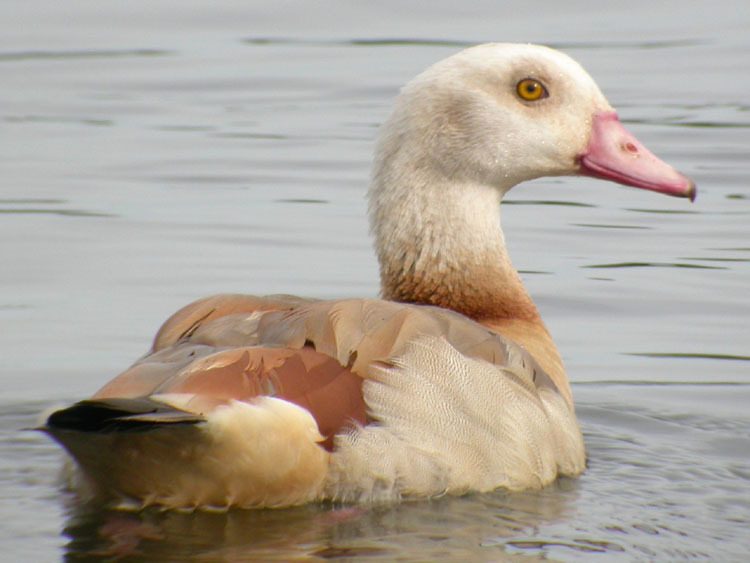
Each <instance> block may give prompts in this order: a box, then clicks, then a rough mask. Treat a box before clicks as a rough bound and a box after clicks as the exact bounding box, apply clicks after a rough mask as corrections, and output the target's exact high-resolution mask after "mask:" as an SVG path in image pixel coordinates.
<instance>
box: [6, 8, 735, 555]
mask: <svg viewBox="0 0 750 563" xmlns="http://www.w3.org/2000/svg"><path fill="white" fill-rule="evenodd" d="M428 6H429V7H428ZM597 6H598V4H596V3H592V2H583V1H580V2H566V3H565V7H564V8H563V7H562V4H558V3H554V2H545V3H542V5H540V3H528V2H505V3H497V2H489V1H487V2H461V3H453V2H448V1H442V2H434V3H430V4H423V3H420V4H417V3H414V4H410V5H407V6H404V5H402V3H400V2H378V3H336V2H315V3H306V2H286V3H283V4H280V3H278V2H254V3H252V5H249V3H234V2H231V1H229V0H223V1H219V2H212V3H210V4H206V3H202V2H184V1H181V2H161V3H153V2H144V1H131V2H128V3H117V4H115V3H112V4H110V5H107V4H102V3H101V2H99V1H94V0H92V1H88V2H84V1H78V2H75V3H64V4H63V3H56V2H50V1H42V0H40V1H38V2H35V3H28V2H25V1H24V2H21V1H17V0H16V1H13V0H5V2H3V3H2V5H1V6H0V32H1V33H0V37H2V40H1V41H2V43H0V70H1V71H2V74H1V76H2V78H1V79H0V81H1V82H0V84H1V86H2V87H0V128H1V130H2V133H1V135H2V136H1V137H0V146H1V147H2V151H0V168H1V169H2V183H1V184H0V259H1V260H2V267H1V268H2V269H1V270H0V323H2V325H1V326H2V327H3V328H2V341H1V343H0V360H1V362H0V365H1V366H2V367H1V368H0V377H1V378H2V383H3V395H2V398H1V399H0V465H1V466H2V472H0V480H1V481H2V487H1V488H0V517H1V519H2V521H3V525H2V528H1V529H0V542H2V543H1V544H0V545H2V550H0V560H2V561H50V560H60V559H65V558H69V559H71V560H79V559H85V558H87V557H88V558H90V559H101V558H107V557H109V558H118V557H120V558H125V557H126V556H128V554H130V555H131V556H132V558H133V559H138V560H142V561H146V560H154V561H165V560H169V559H172V560H177V561H183V560H187V559H195V560H211V561H214V560H237V561H242V560H252V559H259V560H271V559H274V558H275V559H278V560H284V561H286V560H291V559H318V560H320V559H331V558H336V559H342V560H351V559H358V558H364V557H367V558H368V560H395V559H399V558H400V559H402V560H430V559H436V558H438V557H439V558H441V559H443V560H461V561H467V560H470V561H482V560H490V561H498V560H504V559H506V558H507V559H508V560H527V559H536V558H543V557H549V558H553V559H561V560H578V559H581V558H591V559H595V558H596V559H601V558H602V557H604V558H605V559H606V560H607V561H609V560H618V559H619V560H623V561H630V560H661V561H663V560H684V559H689V558H697V559H711V560H720V561H731V560H735V561H740V560H744V559H745V557H746V553H747V551H748V549H750V537H749V535H748V532H747V529H748V525H750V414H748V410H747V404H748V402H749V401H750V373H749V370H748V368H749V366H750V363H749V362H750V358H749V356H748V355H749V354H750V346H748V344H749V343H750V327H749V326H748V323H749V321H748V319H750V305H749V304H748V299H747V290H748V287H749V286H750V265H749V263H750V243H749V242H748V240H749V239H748V216H749V215H750V190H749V189H748V183H749V180H750V173H749V172H748V162H749V161H750V113H749V110H750V106H749V105H748V102H747V92H748V90H749V89H750V57H748V53H749V52H750V5H748V4H747V2H744V1H742V0H736V1H727V2H723V3H721V4H715V3H713V2H685V1H682V2H671V1H670V2H659V3H654V2H646V1H642V0H634V1H632V2H629V3H627V5H623V6H622V7H621V8H614V7H613V8H608V9H607V10H606V11H603V10H600V9H598V8H597ZM486 40H508V41H534V42H544V43H548V44H552V45H555V46H559V47H561V48H563V49H565V50H566V51H567V52H569V53H570V54H571V55H573V56H574V57H575V58H577V59H578V60H579V61H581V62H582V63H583V64H584V66H586V67H587V69H588V70H589V71H590V72H591V73H592V74H593V75H594V77H595V78H596V79H597V81H598V82H599V84H600V85H601V86H602V88H603V90H604V91H605V93H606V94H607V95H608V97H609V98H610V100H611V101H612V103H613V104H614V105H615V106H616V107H618V108H619V110H620V114H621V116H622V118H623V119H624V120H625V121H626V122H627V123H628V126H629V127H630V128H631V129H632V130H633V131H634V132H635V133H636V134H637V135H638V136H639V137H640V138H641V139H642V140H643V141H644V142H645V143H646V144H647V145H648V146H650V148H652V149H653V150H654V151H655V152H656V153H657V154H660V155H661V156H663V157H664V158H665V159H666V160H668V161H669V162H671V163H672V164H674V165H675V166H677V167H678V168H679V169H681V170H683V171H684V172H686V173H688V174H689V175H691V176H693V177H694V179H695V180H696V181H697V183H698V185H699V189H700V191H699V197H698V200H697V202H696V203H695V204H694V205H690V204H688V203H687V202H685V201H683V200H673V199H669V198H664V197H659V196H657V195H655V194H649V193H645V192H642V191H636V190H632V189H623V188H619V187H616V186H614V185H607V184H604V183H600V182H594V181H589V180H581V179H574V178H570V179H557V180H544V181H538V182H535V183H534V184H533V185H526V186H522V187H519V188H517V189H516V190H515V191H514V192H513V193H512V195H511V198H510V201H509V202H508V203H511V205H507V206H506V207H505V208H504V224H505V229H506V235H507V237H508V240H509V244H510V246H511V251H512V255H513V257H514V261H515V263H516V265H517V266H518V267H519V268H520V269H521V270H522V271H523V273H524V278H525V280H526V282H527V284H528V286H529V288H530V290H531V292H532V294H533V295H534V297H535V299H536V301H537V303H538V304H539V306H540V308H541V310H542V312H543V315H544V318H545V320H546V322H547V323H548V325H549V327H550V329H551V331H552V333H553V334H554V335H555V337H556V340H557V343H558V345H559V347H560V349H561V351H562V353H563V355H564V357H565V361H566V363H567V367H568V371H569V373H570V375H571V378H572V381H573V391H574V393H575V396H576V400H577V408H578V413H579V416H580V420H581V424H582V426H583V430H584V434H585V436H586V442H587V445H588V451H589V457H590V460H589V469H588V471H587V473H586V474H585V475H584V476H583V477H581V478H580V479H577V480H564V481H561V482H559V483H557V484H556V485H555V486H552V487H549V488H547V489H545V490H543V491H540V492H531V493H525V494H516V495H508V494H505V493H503V492H497V493H494V494H489V495H474V496H468V497H462V498H443V499H436V500H433V501H425V502H413V503H407V504H403V505H400V506H395V507H386V508H377V509H369V508H341V507H330V506H322V507H320V506H312V507H302V508H299V509H293V510H283V511H244V512H243V511H235V512H232V513H230V514H228V515H226V514H192V515H191V514H179V513H159V512H156V511H146V512H144V513H141V514H128V513H117V512H107V511H102V510H101V509H96V508H91V507H85V506H79V505H78V504H77V503H76V500H75V499H74V498H72V497H71V496H70V495H68V494H67V493H65V492H64V491H62V490H60V488H59V487H58V484H57V475H58V471H59V467H60V461H61V455H60V452H59V450H58V448H57V447H55V446H54V445H53V444H51V443H50V442H49V440H47V439H45V437H43V436H41V435H39V434H37V433H33V432H28V431H22V430H20V429H22V428H27V427H31V426H34V424H36V421H37V420H38V416H39V413H40V412H41V411H43V410H45V409H48V408H50V407H52V406H55V405H62V404H65V403H67V402H70V401H72V400H75V399H77V398H80V397H84V396H86V395H87V394H90V393H91V392H92V391H93V390H95V389H96V388H97V387H98V386H100V385H101V384H102V383H103V382H104V381H106V380H107V379H108V378H109V377H111V376H112V375H113V374H115V373H116V372H117V371H118V370H120V369H122V368H123V367H124V366H126V365H128V364H129V363H130V362H131V361H132V360H133V359H135V358H136V357H137V356H138V355H140V354H141V353H142V352H143V351H144V350H145V349H146V348H147V346H148V340H149V338H150V337H151V335H153V333H154V332H155V330H156V328H157V327H158V325H159V324H160V323H161V322H162V321H163V320H164V319H165V318H166V317H167V316H168V315H169V314H170V313H171V312H173V311H174V310H176V309H177V308H178V307H180V306H181V305H184V304H185V303H187V302H189V301H191V300H192V299H195V298H197V297H200V296H204V295H208V294H211V293H215V292H246V293H261V294H263V293H276V292H286V293H298V294H304V295H309V296H317V297H336V296H369V295H374V294H375V293H376V292H377V267H376V263H375V259H374V257H373V254H372V251H371V247H370V242H369V239H368V235H367V226H366V222H365V203H364V199H363V195H364V191H365V188H366V178H367V174H368V167H369V160H370V152H371V149H372V140H373V137H374V134H375V131H376V127H377V125H378V124H379V123H380V122H381V121H382V120H383V118H384V116H385V115H386V113H387V111H388V108H389V107H390V103H391V100H392V98H393V96H394V94H395V92H396V91H397V89H398V87H399V86H400V85H401V84H403V83H404V82H405V81H407V80H408V79H409V78H411V77H412V76H413V75H414V74H416V73H417V72H419V71H420V70H421V69H423V68H424V67H425V66H426V65H428V64H430V63H431V62H434V61H436V60H438V59H440V58H442V57H444V56H447V55H449V54H451V53H453V52H455V51H456V50H457V49H459V48H461V47H462V46H464V45H468V44H473V43H476V42H482V41H486Z"/></svg>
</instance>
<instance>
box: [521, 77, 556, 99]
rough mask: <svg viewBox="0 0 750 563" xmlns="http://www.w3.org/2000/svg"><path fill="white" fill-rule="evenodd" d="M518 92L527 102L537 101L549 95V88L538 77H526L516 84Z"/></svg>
mask: <svg viewBox="0 0 750 563" xmlns="http://www.w3.org/2000/svg"><path fill="white" fill-rule="evenodd" d="M516 94H518V97H519V98H521V99H522V100H525V101H527V102H536V101H538V100H541V99H543V98H548V97H549V92H547V88H546V87H545V86H544V84H542V83H541V82H540V81H539V80H537V79H536V78H524V79H523V80H521V81H519V82H518V84H516Z"/></svg>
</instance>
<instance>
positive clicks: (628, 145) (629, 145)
mask: <svg viewBox="0 0 750 563" xmlns="http://www.w3.org/2000/svg"><path fill="white" fill-rule="evenodd" d="M622 148H623V149H624V150H625V151H627V152H629V153H630V154H638V147H637V146H635V143H631V142H630V141H628V142H626V143H623V145H622Z"/></svg>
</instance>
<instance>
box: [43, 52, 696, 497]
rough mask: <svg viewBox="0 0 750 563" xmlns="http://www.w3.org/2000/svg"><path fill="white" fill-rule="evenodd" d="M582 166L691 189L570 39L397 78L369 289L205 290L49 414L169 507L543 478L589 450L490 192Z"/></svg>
mask: <svg viewBox="0 0 750 563" xmlns="http://www.w3.org/2000/svg"><path fill="white" fill-rule="evenodd" d="M572 174H588V175H592V176H596V177H602V178H607V179H614V180H616V181H619V182H621V183H627V184H630V185H634V186H637V187H642V188H646V189H651V190H655V191H661V192H664V193H668V194H670V195H679V196H684V197H690V198H692V197H693V196H694V193H695V192H694V186H693V185H692V183H691V182H690V181H689V180H687V179H686V178H684V177H683V176H681V175H679V174H678V173H677V172H675V171H674V170H673V169H672V168H670V167H668V166H667V165H666V164H664V163H662V162H661V161H659V160H658V159H657V158H656V157H654V156H653V155H652V154H651V153H650V152H648V151H647V149H645V147H643V146H642V145H641V144H640V143H638V141H637V140H635V138H634V137H632V135H630V134H629V133H627V131H625V130H624V129H623V128H622V126H621V125H619V122H618V121H617V119H616V115H615V114H614V112H613V110H612V108H611V107H610V106H609V104H608V103H607V101H606V99H605V98H604V96H603V95H602V94H601V92H600V91H599V89H598V87H597V86H596V84H595V83H594V82H593V80H592V79H591V78H590V77H589V76H588V74H586V73H585V71H583V69H581V68H580V67H579V66H578V65H577V64H576V63H575V62H574V61H572V60H571V59H569V58H568V57H567V56H565V55H563V54H561V53H558V52H556V51H553V50H551V49H546V48H543V47H537V46H531V45H510V44H490V45H482V46H478V47H475V48H472V49H467V50H466V51H463V52H461V53H459V54H457V55H455V56H453V57H450V58H448V59H446V60H444V61H441V62H439V63H437V64H436V65H434V66H433V67H431V68H430V69H428V70H427V71H425V72H424V73H422V74H421V75H419V76H418V77H417V78H416V79H414V80H413V81H412V82H411V83H409V84H408V85H407V86H406V87H405V88H404V89H403V91H402V93H401V95H400V96H399V98H398V100H397V102H396V107H395V110H394V112H393V114H392V115H391V117H390V119H389V120H388V121H387V122H386V124H384V126H383V130H382V133H381V137H380V141H379V143H378V147H377V150H376V156H375V164H374V168H373V179H372V183H371V187H370V193H369V197H370V217H371V225H372V229H373V233H374V236H375V244H376V249H377V252H378V258H379V262H380V271H381V283H382V297H383V299H382V300H378V299H353V300H343V301H315V300H309V299H302V298H297V297H289V296H271V297H252V296H242V295H219V296H214V297H210V298H207V299H204V300H201V301H198V302H196V303H193V304H191V305H188V306H187V307H185V308H184V309H182V310H180V311H178V312H177V313H176V314H175V315H173V316H172V317H171V318H170V319H169V320H168V321H167V322H166V323H165V324H164V326H162V328H161V329H160V331H159V333H158V334H157V336H156V338H155V340H154V344H153V347H152V350H151V351H150V352H149V353H148V354H147V355H146V356H144V357H143V358H142V359H140V360H139V361H138V362H136V363H135V364H134V365H133V366H132V367H131V368H129V369H128V370H127V371H125V372H124V373H122V374H120V375H119V376H117V377H116V378H115V379H114V380H112V381H111V382H109V383H108V384H107V385H105V386H104V387H103V388H102V389H100V390H99V391H98V392H97V393H96V394H95V395H94V396H93V397H92V398H91V399H89V400H88V401H83V402H81V403H77V404H76V405H73V406H72V407H70V408H68V409H64V410H61V411H57V412H56V413H53V414H52V415H51V416H50V418H49V419H48V422H47V425H46V427H45V430H46V431H47V432H49V433H50V434H51V435H52V436H53V437H54V438H55V439H56V440H58V441H59V442H61V443H62V444H63V445H64V446H65V448H66V449H67V450H68V451H69V452H70V453H71V454H72V456H73V458H74V459H75V460H76V462H77V463H78V465H79V466H80V468H81V472H82V474H83V476H84V481H85V482H86V483H88V485H89V486H90V488H91V489H92V490H93V491H94V492H95V493H97V494H98V495H100V496H103V497H106V498H111V499H116V500H119V501H123V500H125V501H129V502H134V503H135V504H136V505H149V504H156V505H160V506H164V507H180V508H184V507H188V508H194V507H229V506H242V507H255V506H287V505H294V504H301V503H305V502H310V501H316V500H322V499H332V500H342V501H360V502H372V501H392V500H397V499H400V498H402V497H406V496H421V497H424V496H434V495H439V494H444V493H449V494H459V493H463V492H467V491H488V490H492V489H495V488H498V487H505V488H507V489H510V490H520V489H526V488H538V487H542V486H544V485H546V484H548V483H550V482H551V481H553V480H554V479H555V478H556V477H557V476H559V475H577V474H579V473H580V472H582V471H583V469H584V467H585V449H584V445H583V439H582V436H581V432H580V429H579V427H578V423H577V421H576V417H575V411H574V408H573V399H572V395H571V391H570V385H569V382H568V378H567V375H566V373H565V369H564V367H563V364H562V361H561V358H560V355H559V352H558V350H557V348H556V347H555V345H554V342H553V340H552V338H551V336H550V334H549V333H548V331H547V329H546V328H545V326H544V324H543V323H542V320H541V318H540V316H539V312H538V310H537V308H536V306H535V305H534V303H533V301H532V299H531V297H530V296H529V294H528V293H527V292H526V290H525V289H524V287H523V284H522V282H521V279H520V277H519V275H518V273H517V272H516V270H515V269H514V268H513V266H512V264H511V262H510V259H509V257H508V254H507V251H506V248H505V243H504V238H503V234H502V230H501V226H500V214H499V208H500V202H501V200H502V197H503V195H504V194H505V193H506V192H507V191H508V190H509V189H510V188H511V187H513V186H514V185H515V184H517V183H519V182H522V181H525V180H529V179H532V178H536V177H540V176H550V175H572Z"/></svg>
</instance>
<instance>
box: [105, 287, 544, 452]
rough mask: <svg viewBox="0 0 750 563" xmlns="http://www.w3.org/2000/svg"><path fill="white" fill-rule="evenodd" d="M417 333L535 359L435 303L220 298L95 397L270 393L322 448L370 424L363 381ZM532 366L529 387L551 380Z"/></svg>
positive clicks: (179, 316) (471, 351) (203, 406)
mask: <svg viewBox="0 0 750 563" xmlns="http://www.w3.org/2000/svg"><path fill="white" fill-rule="evenodd" d="M422 335H432V336H441V337H443V338H445V339H446V340H447V341H448V342H449V343H450V344H451V345H452V346H453V347H454V348H456V349H457V350H458V351H459V352H461V353H463V354H465V355H466V356H469V357H472V358H479V359H483V360H485V361H488V362H491V363H494V364H500V365H503V364H505V363H507V361H508V355H509V354H510V353H517V354H522V356H523V361H524V362H530V363H531V364H533V365H535V363H534V361H533V359H531V357H530V356H528V355H527V354H525V352H523V350H521V349H520V348H518V347H516V346H514V345H512V344H509V342H508V341H507V340H505V339H504V338H503V337H501V336H499V335H498V334H497V333H495V332H493V331H491V330H489V329H487V328H485V327H483V326H482V325H479V324H477V323H475V322H473V321H471V320H469V319H467V318H466V317H464V316H462V315H459V314H457V313H454V312H452V311H447V310H444V309H439V308H436V307H426V306H415V305H407V304H401V303H393V302H389V301H381V300H373V299H352V300H343V301H311V300H303V299H299V298H291V297H282V296H272V297H252V296H242V295H218V296H214V297H209V298H207V299H203V300H201V301H197V302H195V303H193V304H191V305H188V306H187V307H185V308H184V309H182V310H180V311H178V312H177V313H176V314H175V315H173V316H172V317H171V318H170V319H169V320H168V321H167V322H166V323H165V324H164V326H163V327H162V328H161V329H160V331H159V333H158V334H157V336H156V338H155V341H154V345H153V349H152V351H151V352H150V353H149V354H148V355H146V356H145V357H144V358H142V359H141V360H139V361H138V362H137V363H136V364H134V365H133V366H132V367H131V368H130V369H128V370H127V371H125V372H124V373H122V374H120V375H119V376H117V377H116V378H115V379H113V380H112V381H111V382H110V383H108V384H107V385H105V386H104V387H103V388H102V389H101V390H100V391H99V392H98V393H97V394H96V395H95V396H94V398H95V399H97V398H117V397H131V398H134V397H147V396H150V395H155V394H166V393H189V394H193V395H195V399H194V401H192V402H191V404H190V409H191V411H192V412H195V413H204V412H207V411H208V410H210V409H211V408H213V407H214V406H216V405H217V404H222V403H225V402H227V401H229V400H232V399H234V400H251V399H252V398H253V397H257V396H260V395H269V396H274V397H278V398H281V399H285V400H288V401H290V402H293V403H295V404H297V405H299V406H301V407H303V408H305V409H307V410H308V411H309V412H310V413H311V414H312V415H313V417H314V418H315V420H316V421H317V423H318V426H319V428H320V431H321V434H323V435H324V436H325V437H326V443H325V445H326V447H328V448H330V447H332V439H333V436H334V435H335V434H336V433H337V432H338V431H340V430H341V429H342V428H343V427H345V426H346V425H347V424H351V423H352V421H354V422H356V423H359V424H366V423H367V422H368V416H367V412H366V405H365V401H364V399H363V395H362V381H363V379H365V378H368V377H369V376H370V366H371V365H372V364H373V363H374V362H391V361H392V360H393V359H394V358H396V357H398V356H399V355H400V354H401V353H402V352H403V350H404V349H405V347H406V344H407V343H409V342H410V341H412V340H414V339H416V338H419V337H420V336H422ZM509 346H510V347H509ZM511 350H512V352H511ZM539 372H540V377H539V380H538V382H537V385H540V384H543V385H552V383H551V382H550V381H549V378H546V376H545V375H544V372H543V371H541V370H539ZM447 375H449V374H447Z"/></svg>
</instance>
